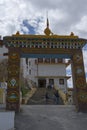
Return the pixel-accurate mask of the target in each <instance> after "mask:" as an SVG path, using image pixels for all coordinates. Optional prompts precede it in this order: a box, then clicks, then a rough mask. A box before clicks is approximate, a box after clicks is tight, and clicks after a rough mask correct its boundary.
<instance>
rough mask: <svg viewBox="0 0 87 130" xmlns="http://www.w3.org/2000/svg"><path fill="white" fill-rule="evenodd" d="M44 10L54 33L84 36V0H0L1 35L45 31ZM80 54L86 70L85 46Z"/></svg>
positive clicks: (86, 7)
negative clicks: (72, 33)
mask: <svg viewBox="0 0 87 130" xmlns="http://www.w3.org/2000/svg"><path fill="white" fill-rule="evenodd" d="M47 11H48V17H49V23H50V28H51V30H52V32H53V33H54V34H58V35H69V34H70V33H71V32H74V34H75V35H78V36H79V37H81V38H86V39H87V29H86V28H87V0H0V35H1V36H2V37H3V36H6V35H12V34H15V33H16V32H17V31H20V33H21V34H44V28H45V26H46V17H47V16H46V15H47V14H46V12H47ZM3 50H4V51H6V49H5V48H4V49H3ZM1 53H2V52H1V49H0V54H1ZM83 56H84V64H85V71H86V73H87V46H86V47H85V48H84V49H83ZM0 57H1V56H0ZM68 69H70V68H68Z"/></svg>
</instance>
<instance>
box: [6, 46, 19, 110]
mask: <svg viewBox="0 0 87 130" xmlns="http://www.w3.org/2000/svg"><path fill="white" fill-rule="evenodd" d="M8 57H9V58H8V86H7V98H6V100H7V101H6V109H7V110H14V111H16V112H19V111H20V87H19V86H20V82H19V75H20V52H19V50H18V49H17V48H11V49H10V48H9V55H8Z"/></svg>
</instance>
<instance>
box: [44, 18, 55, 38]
mask: <svg viewBox="0 0 87 130" xmlns="http://www.w3.org/2000/svg"><path fill="white" fill-rule="evenodd" d="M44 33H45V34H46V35H47V36H49V35H50V34H53V33H52V32H51V30H50V29H49V20H48V18H47V27H46V29H45V30H44Z"/></svg>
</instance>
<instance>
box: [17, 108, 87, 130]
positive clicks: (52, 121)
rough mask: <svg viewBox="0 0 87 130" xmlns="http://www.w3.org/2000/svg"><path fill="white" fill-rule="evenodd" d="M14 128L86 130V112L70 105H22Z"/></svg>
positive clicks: (18, 129) (25, 129) (19, 129)
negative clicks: (78, 110) (78, 111)
mask: <svg viewBox="0 0 87 130" xmlns="http://www.w3.org/2000/svg"><path fill="white" fill-rule="evenodd" d="M15 130H87V113H81V112H80V113H77V112H76V110H75V107H74V106H71V105H22V106H21V112H20V113H16V117H15Z"/></svg>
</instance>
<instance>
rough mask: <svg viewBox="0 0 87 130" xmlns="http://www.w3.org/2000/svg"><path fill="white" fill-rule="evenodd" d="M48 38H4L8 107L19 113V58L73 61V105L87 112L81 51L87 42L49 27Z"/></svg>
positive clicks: (19, 35)
mask: <svg viewBox="0 0 87 130" xmlns="http://www.w3.org/2000/svg"><path fill="white" fill-rule="evenodd" d="M44 32H45V35H21V34H20V33H19V32H17V33H16V35H12V36H5V37H4V38H3V45H5V46H6V47H7V48H8V50H9V52H8V57H9V59H8V61H9V65H8V89H7V102H6V108H7V109H8V110H15V111H20V84H19V80H20V78H19V75H20V58H21V57H34V58H42V57H46V58H58V57H60V58H70V59H71V61H72V62H71V64H72V75H73V85H74V102H75V105H76V108H77V110H78V111H82V112H87V86H86V78H85V72H84V64H83V55H82V48H83V47H84V45H85V44H86V42H87V40H86V39H82V38H79V37H78V36H74V34H73V33H71V34H70V35H68V36H60V35H54V34H53V33H52V32H51V31H50V29H49V22H48V19H47V28H46V29H45V30H44Z"/></svg>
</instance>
